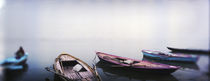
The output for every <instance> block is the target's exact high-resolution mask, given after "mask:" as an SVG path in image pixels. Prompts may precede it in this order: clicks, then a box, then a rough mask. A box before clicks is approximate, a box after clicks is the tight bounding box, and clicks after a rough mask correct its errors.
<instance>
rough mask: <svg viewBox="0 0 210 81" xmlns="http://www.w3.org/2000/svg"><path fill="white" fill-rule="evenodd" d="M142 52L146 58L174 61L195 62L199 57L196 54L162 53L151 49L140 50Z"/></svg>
mask: <svg viewBox="0 0 210 81" xmlns="http://www.w3.org/2000/svg"><path fill="white" fill-rule="evenodd" d="M142 53H143V54H144V57H146V58H151V59H156V60H165V61H174V62H196V61H197V60H198V58H199V57H198V56H196V55H186V54H173V53H163V52H160V51H151V50H142Z"/></svg>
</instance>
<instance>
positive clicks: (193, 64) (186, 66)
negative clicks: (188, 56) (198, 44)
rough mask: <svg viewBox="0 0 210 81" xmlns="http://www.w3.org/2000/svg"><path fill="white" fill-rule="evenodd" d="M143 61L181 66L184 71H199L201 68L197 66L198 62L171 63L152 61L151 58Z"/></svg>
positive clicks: (145, 58)
mask: <svg viewBox="0 0 210 81" xmlns="http://www.w3.org/2000/svg"><path fill="white" fill-rule="evenodd" d="M143 60H147V61H150V62H156V63H163V64H168V65H173V66H181V67H182V68H183V69H193V70H199V67H198V65H197V64H196V62H174V61H170V62H169V61H162V60H155V59H150V58H147V57H144V59H143Z"/></svg>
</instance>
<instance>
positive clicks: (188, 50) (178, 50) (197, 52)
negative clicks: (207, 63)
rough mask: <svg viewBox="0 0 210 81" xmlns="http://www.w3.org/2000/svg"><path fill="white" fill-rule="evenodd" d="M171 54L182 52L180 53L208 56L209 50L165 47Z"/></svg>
mask: <svg viewBox="0 0 210 81" xmlns="http://www.w3.org/2000/svg"><path fill="white" fill-rule="evenodd" d="M167 48H168V49H169V50H171V51H172V52H182V53H195V54H200V53H201V54H210V50H198V49H181V48H172V47H167Z"/></svg>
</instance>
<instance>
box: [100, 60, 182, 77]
mask: <svg viewBox="0 0 210 81" xmlns="http://www.w3.org/2000/svg"><path fill="white" fill-rule="evenodd" d="M96 66H97V68H98V69H101V71H102V72H100V73H101V75H102V74H104V75H105V76H104V77H103V78H102V79H103V80H105V79H109V80H112V81H113V80H114V79H120V78H123V79H124V78H128V79H129V80H138V81H139V80H140V81H146V80H152V81H167V80H170V81H178V80H177V79H176V78H175V77H174V76H173V75H171V74H168V75H159V74H148V73H146V74H145V73H141V72H140V71H138V72H133V71H128V70H126V71H125V70H120V69H117V68H113V67H111V65H110V64H108V63H106V62H103V61H99V62H98V63H97V64H96ZM105 77H107V78H105ZM151 77H152V78H151ZM105 81H106V80H105Z"/></svg>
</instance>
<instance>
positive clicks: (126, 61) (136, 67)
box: [96, 52, 180, 74]
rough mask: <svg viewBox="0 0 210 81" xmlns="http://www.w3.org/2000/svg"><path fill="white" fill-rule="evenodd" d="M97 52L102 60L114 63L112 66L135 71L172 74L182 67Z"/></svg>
mask: <svg viewBox="0 0 210 81" xmlns="http://www.w3.org/2000/svg"><path fill="white" fill-rule="evenodd" d="M96 54H97V56H98V57H99V59H100V60H101V61H104V62H107V63H109V64H112V65H113V66H112V67H115V68H118V69H123V70H128V71H134V72H140V73H158V74H160V73H161V74H170V73H172V72H174V71H176V70H177V69H179V68H180V67H178V66H171V65H166V64H160V63H152V62H149V61H141V60H135V59H131V58H126V57H120V56H115V55H111V54H106V53H102V52H96Z"/></svg>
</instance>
